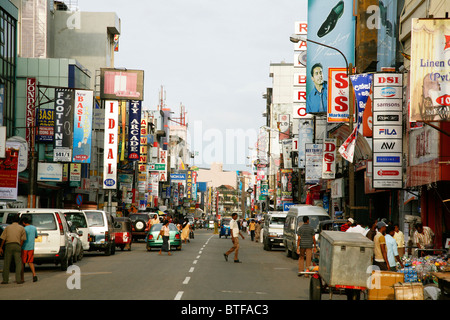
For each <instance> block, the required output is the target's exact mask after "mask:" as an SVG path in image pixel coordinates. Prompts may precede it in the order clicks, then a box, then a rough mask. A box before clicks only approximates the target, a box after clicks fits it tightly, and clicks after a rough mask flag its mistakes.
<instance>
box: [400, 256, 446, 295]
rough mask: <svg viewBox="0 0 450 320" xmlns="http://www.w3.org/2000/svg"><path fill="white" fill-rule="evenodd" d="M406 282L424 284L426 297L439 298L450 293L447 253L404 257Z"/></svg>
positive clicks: (403, 271) (402, 270) (402, 271)
mask: <svg viewBox="0 0 450 320" xmlns="http://www.w3.org/2000/svg"><path fill="white" fill-rule="evenodd" d="M403 265H404V268H403V269H400V270H399V272H400V273H402V274H404V282H405V283H410V284H413V285H417V286H419V285H420V286H422V287H423V291H424V299H431V300H437V299H439V298H448V297H449V295H450V261H449V257H448V256H447V255H446V254H441V255H427V256H424V257H404V258H403Z"/></svg>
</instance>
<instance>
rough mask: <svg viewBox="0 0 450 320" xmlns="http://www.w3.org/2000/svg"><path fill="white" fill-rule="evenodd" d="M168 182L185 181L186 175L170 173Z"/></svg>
mask: <svg viewBox="0 0 450 320" xmlns="http://www.w3.org/2000/svg"><path fill="white" fill-rule="evenodd" d="M170 180H171V181H183V180H186V174H185V173H171V174H170Z"/></svg>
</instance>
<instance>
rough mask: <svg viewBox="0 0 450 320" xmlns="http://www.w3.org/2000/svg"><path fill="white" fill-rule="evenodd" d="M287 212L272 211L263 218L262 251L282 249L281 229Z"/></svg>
mask: <svg viewBox="0 0 450 320" xmlns="http://www.w3.org/2000/svg"><path fill="white" fill-rule="evenodd" d="M286 216H287V212H283V211H272V212H269V213H268V214H267V216H266V217H265V218H264V226H263V247H264V250H272V247H274V246H277V247H284V243H283V228H284V223H285V221H286Z"/></svg>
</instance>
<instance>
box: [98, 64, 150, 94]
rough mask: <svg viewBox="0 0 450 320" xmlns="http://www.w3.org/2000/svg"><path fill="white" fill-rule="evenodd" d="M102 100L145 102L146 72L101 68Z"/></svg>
mask: <svg viewBox="0 0 450 320" xmlns="http://www.w3.org/2000/svg"><path fill="white" fill-rule="evenodd" d="M100 98H101V99H115V100H144V71H143V70H121V69H114V68H101V69H100Z"/></svg>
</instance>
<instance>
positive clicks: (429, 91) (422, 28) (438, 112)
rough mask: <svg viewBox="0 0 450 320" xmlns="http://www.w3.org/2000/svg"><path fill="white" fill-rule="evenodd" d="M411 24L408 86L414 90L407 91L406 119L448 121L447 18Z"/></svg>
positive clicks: (449, 27) (449, 53)
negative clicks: (407, 114) (409, 78)
mask: <svg viewBox="0 0 450 320" xmlns="http://www.w3.org/2000/svg"><path fill="white" fill-rule="evenodd" d="M447 7H448V1H447ZM446 11H448V10H446ZM411 26H412V28H411V88H414V90H411V91H410V99H411V100H410V108H411V110H410V118H409V121H410V122H416V121H422V120H425V121H448V120H450V76H449V73H450V63H449V61H450V19H417V18H414V19H412V24H411Z"/></svg>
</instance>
